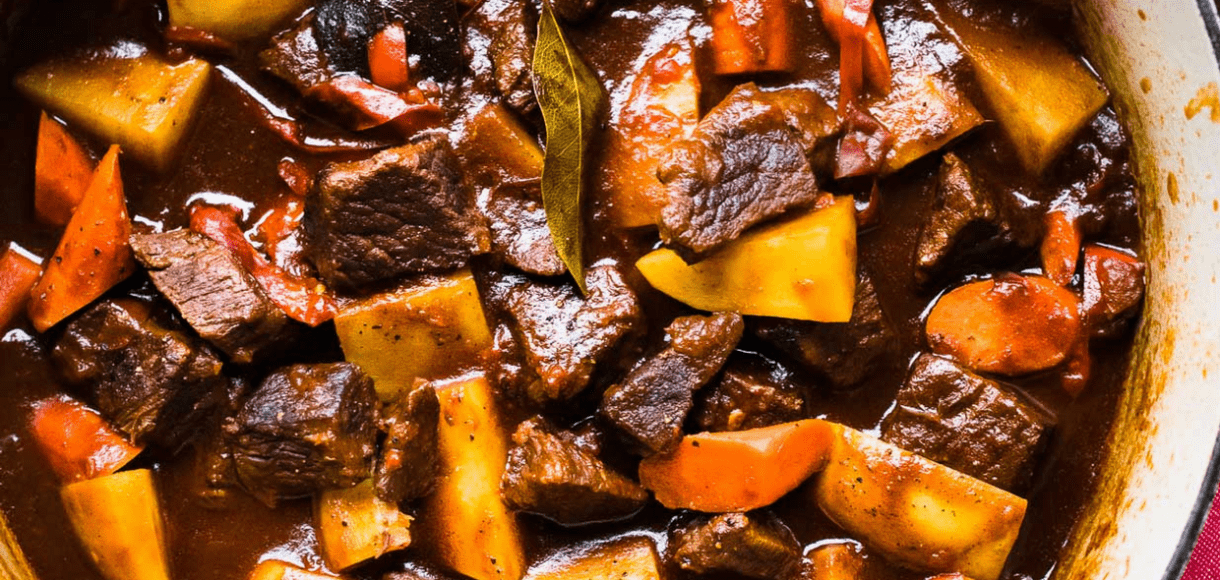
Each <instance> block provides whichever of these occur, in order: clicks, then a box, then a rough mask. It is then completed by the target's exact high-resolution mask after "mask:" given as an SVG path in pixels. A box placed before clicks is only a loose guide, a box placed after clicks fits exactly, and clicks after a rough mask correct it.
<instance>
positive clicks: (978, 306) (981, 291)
mask: <svg viewBox="0 0 1220 580" xmlns="http://www.w3.org/2000/svg"><path fill="white" fill-rule="evenodd" d="M1079 303H1080V300H1079V299H1078V298H1077V297H1076V295H1075V294H1073V293H1072V292H1070V291H1068V290H1065V289H1063V288H1061V287H1060V286H1059V285H1057V284H1055V283H1054V282H1052V281H1051V280H1049V279H1047V278H1043V277H1041V276H1018V275H1015V274H1006V275H1003V276H999V277H997V278H994V279H992V280H984V281H981V282H973V283H970V284H966V285H965V286H961V287H959V288H956V289H954V290H953V291H952V292H949V293H948V294H945V295H944V296H942V297H941V298H940V300H939V301H937V303H936V305H935V306H934V307H933V308H932V312H931V313H929V314H928V320H927V327H926V332H927V337H928V344H929V346H931V347H932V351H933V352H936V353H938V354H943V355H947V356H949V357H951V358H953V359H955V360H957V361H958V362H960V363H962V364H963V365H965V366H967V367H969V368H971V369H974V370H977V371H983V372H991V373H999V374H1003V375H1022V374H1027V373H1031V372H1034V371H1040V370H1044V369H1048V368H1050V367H1053V366H1055V365H1057V364H1059V363H1060V362H1063V360H1064V359H1065V358H1067V355H1068V353H1069V352H1070V351H1071V350H1072V347H1073V346H1074V345H1075V344H1076V343H1077V341H1078V340H1079V339H1080V335H1081V333H1082V332H1083V330H1084V326H1083V324H1082V323H1081V319H1080V305H1079Z"/></svg>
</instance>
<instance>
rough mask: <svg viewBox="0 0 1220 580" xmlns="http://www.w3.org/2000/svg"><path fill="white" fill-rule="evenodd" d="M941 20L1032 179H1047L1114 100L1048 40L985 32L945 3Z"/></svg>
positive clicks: (996, 29)
mask: <svg viewBox="0 0 1220 580" xmlns="http://www.w3.org/2000/svg"><path fill="white" fill-rule="evenodd" d="M937 16H938V17H939V19H940V21H941V24H942V26H943V27H944V28H945V29H946V30H947V31H948V32H949V34H950V35H951V36H953V37H954V39H955V40H956V41H957V43H958V45H960V46H961V48H962V51H963V52H965V53H966V55H967V56H968V57H969V58H970V62H971V64H972V65H973V67H974V74H975V77H976V78H977V79H978V83H979V88H980V89H982V92H983V96H984V97H985V98H986V99H987V101H988V103H989V104H990V105H991V110H992V113H994V114H995V115H996V117H997V119H998V120H999V122H1000V127H1001V128H1002V129H1003V130H1004V132H1005V134H1007V135H1008V137H1009V139H1011V140H1012V143H1013V145H1014V146H1015V147H1016V150H1017V156H1018V157H1019V158H1020V160H1021V164H1022V165H1023V166H1024V167H1025V169H1026V170H1028V171H1029V172H1031V173H1034V174H1040V173H1042V172H1043V171H1044V170H1045V169H1046V168H1047V166H1048V165H1050V163H1051V161H1054V159H1055V157H1057V156H1058V155H1059V152H1060V151H1062V150H1063V148H1064V147H1065V146H1066V145H1067V144H1068V142H1069V141H1070V140H1071V139H1072V138H1073V137H1074V136H1075V135H1076V133H1077V132H1078V131H1079V130H1080V128H1081V127H1084V126H1085V124H1087V123H1088V122H1089V120H1090V119H1092V118H1093V115H1095V114H1097V111H1099V110H1101V108H1102V107H1104V106H1105V104H1106V102H1107V101H1108V100H1109V98H1110V95H1109V93H1107V92H1106V88H1105V86H1103V85H1102V84H1101V81H1100V80H1098V79H1097V77H1096V76H1094V75H1093V73H1092V72H1091V71H1090V70H1089V69H1088V68H1087V67H1085V65H1084V63H1082V62H1080V60H1079V59H1078V58H1076V57H1075V56H1073V55H1072V54H1071V53H1070V52H1068V49H1067V47H1066V46H1064V44H1063V43H1062V42H1060V41H1058V40H1056V39H1054V38H1051V37H1050V36H1049V35H1046V34H1038V33H1031V32H1030V31H1029V30H1025V29H1023V30H1021V31H1019V32H1018V31H1016V30H1012V29H1007V28H999V27H988V28H985V27H983V26H981V25H979V24H978V21H977V20H976V19H970V18H966V17H964V16H962V15H961V14H959V13H958V12H956V11H954V10H953V9H952V8H950V7H948V6H945V5H944V4H943V2H941V3H938V9H937Z"/></svg>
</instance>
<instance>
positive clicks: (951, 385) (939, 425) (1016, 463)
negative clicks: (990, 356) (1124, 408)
mask: <svg viewBox="0 0 1220 580" xmlns="http://www.w3.org/2000/svg"><path fill="white" fill-rule="evenodd" d="M1050 429H1051V421H1050V419H1049V418H1048V417H1047V416H1046V414H1045V413H1043V412H1042V411H1041V410H1039V409H1038V408H1037V407H1034V406H1033V405H1032V404H1030V403H1027V402H1026V401H1024V400H1022V398H1021V397H1020V396H1018V395H1016V394H1014V393H1012V392H1010V391H1009V390H1008V389H1006V388H1004V387H1003V386H1001V385H1000V384H999V383H997V382H995V381H991V380H988V379H984V378H982V377H980V376H978V375H975V374H974V373H971V372H970V371H968V370H966V369H964V368H962V367H961V366H958V365H957V364H956V363H954V362H953V361H950V360H948V359H943V358H940V357H938V356H934V355H930V354H924V355H920V357H919V358H918V359H916V360H915V364H914V365H913V366H912V367H911V372H910V374H909V375H907V379H906V382H905V383H904V384H903V385H902V388H901V389H899V391H898V397H897V405H896V406H895V407H894V409H893V411H891V412H890V414H889V415H888V416H886V418H885V421H884V422H883V423H882V425H881V436H882V438H883V439H885V440H886V441H889V442H890V443H893V444H894V445H897V446H899V447H902V448H903V449H907V450H909V451H912V452H915V453H918V454H920V455H922V456H924V457H927V458H928V459H931V460H933V461H936V462H938V463H942V464H944V465H946V466H948V467H952V468H953V469H956V470H958V471H961V472H962V473H965V474H967V475H971V476H974V477H976V478H978V479H981V480H983V481H986V482H987V483H990V484H992V485H995V486H997V487H1002V488H1004V489H1008V490H1020V489H1023V488H1024V487H1025V485H1026V484H1027V483H1028V482H1029V478H1030V475H1031V474H1032V472H1033V464H1034V460H1035V459H1036V456H1037V454H1038V452H1039V450H1040V449H1041V448H1042V444H1043V440H1044V438H1045V437H1046V435H1047V434H1048V433H1049V432H1050Z"/></svg>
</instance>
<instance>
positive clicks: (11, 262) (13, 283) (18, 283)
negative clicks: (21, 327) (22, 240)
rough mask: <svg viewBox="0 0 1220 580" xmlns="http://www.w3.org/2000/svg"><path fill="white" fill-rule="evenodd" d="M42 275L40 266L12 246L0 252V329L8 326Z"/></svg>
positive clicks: (23, 305) (23, 306)
mask: <svg viewBox="0 0 1220 580" xmlns="http://www.w3.org/2000/svg"><path fill="white" fill-rule="evenodd" d="M40 276H42V266H40V265H39V264H37V263H36V262H34V261H33V260H31V259H29V258H27V257H25V256H23V255H22V254H21V252H19V251H17V249H16V248H14V247H13V246H9V248H8V249H7V250H5V251H4V253H3V254H0V330H4V329H6V328H8V325H9V324H12V322H13V319H14V318H16V317H17V313H18V312H21V309H22V308H25V304H26V302H28V301H29V299H30V289H31V288H33V287H34V285H35V284H37V283H38V278H39V277H40Z"/></svg>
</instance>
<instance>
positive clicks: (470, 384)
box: [419, 377, 525, 580]
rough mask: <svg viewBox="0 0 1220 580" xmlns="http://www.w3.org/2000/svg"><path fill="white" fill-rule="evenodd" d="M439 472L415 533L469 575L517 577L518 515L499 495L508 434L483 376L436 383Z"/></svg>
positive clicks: (484, 579) (498, 579)
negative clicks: (435, 485) (444, 383)
mask: <svg viewBox="0 0 1220 580" xmlns="http://www.w3.org/2000/svg"><path fill="white" fill-rule="evenodd" d="M436 389H437V396H438V397H439V398H440V402H441V422H440V440H439V443H440V456H441V479H440V481H439V483H438V485H437V489H436V491H434V492H433V493H432V495H431V496H429V498H428V500H427V502H426V504H425V506H424V509H423V511H422V512H421V514H420V516H419V523H420V524H421V525H424V526H426V528H425V530H424V531H423V532H422V533H420V534H419V538H420V540H421V541H425V542H428V543H430V544H431V548H432V549H433V550H434V552H433V553H435V554H436V555H437V557H438V558H439V560H440V562H441V563H442V564H444V565H446V566H448V567H449V568H452V569H453V570H454V571H456V572H458V573H460V574H464V575H466V576H469V577H471V578H473V579H474V580H519V579H520V578H521V575H522V573H523V572H524V570H525V552H524V549H523V547H522V544H521V535H520V532H519V531H518V529H517V520H516V519H515V517H514V516H513V514H512V513H510V512H509V511H508V508H507V507H505V505H504V501H503V500H502V499H501V498H500V479H501V477H502V476H503V475H504V465H505V463H507V461H508V434H507V433H506V432H505V430H504V427H503V424H502V423H503V422H502V420H501V415H500V412H501V411H500V409H499V407H498V405H497V404H496V401H495V396H494V395H493V393H492V389H491V384H490V383H488V382H487V379H485V378H483V377H475V378H470V379H465V380H462V381H460V382H455V383H450V384H447V385H443V384H442V385H437V387H436Z"/></svg>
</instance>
